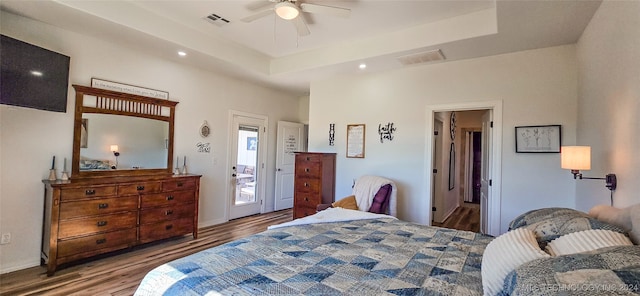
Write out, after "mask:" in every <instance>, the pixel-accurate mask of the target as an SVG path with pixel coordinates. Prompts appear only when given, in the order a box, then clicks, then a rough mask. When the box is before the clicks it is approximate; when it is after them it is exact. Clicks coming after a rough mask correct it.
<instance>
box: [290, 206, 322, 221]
mask: <svg viewBox="0 0 640 296" xmlns="http://www.w3.org/2000/svg"><path fill="white" fill-rule="evenodd" d="M315 213H316V208H307V207H296V208H295V210H294V211H293V219H298V218H302V217H306V216H310V215H313V214H315Z"/></svg>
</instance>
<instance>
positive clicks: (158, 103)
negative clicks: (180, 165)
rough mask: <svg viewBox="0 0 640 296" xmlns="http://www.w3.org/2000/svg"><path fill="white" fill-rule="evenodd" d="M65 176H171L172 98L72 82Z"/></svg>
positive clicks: (174, 103) (173, 105) (174, 104)
mask: <svg viewBox="0 0 640 296" xmlns="http://www.w3.org/2000/svg"><path fill="white" fill-rule="evenodd" d="M73 88H74V89H75V91H76V108H75V117H74V136H73V158H72V166H71V178H72V179H77V178H92V177H107V176H114V177H115V176H132V175H152V174H171V173H172V170H173V167H172V162H171V160H172V159H173V131H174V126H173V124H174V114H175V106H176V104H177V103H178V102H173V101H168V100H162V99H156V98H150V97H144V96H139V95H132V94H127V93H120V92H114V91H109V90H103V89H98V88H91V87H85V86H80V85H73Z"/></svg>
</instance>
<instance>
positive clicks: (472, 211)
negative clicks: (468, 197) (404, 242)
mask: <svg viewBox="0 0 640 296" xmlns="http://www.w3.org/2000/svg"><path fill="white" fill-rule="evenodd" d="M432 224H433V226H439V227H444V228H451V229H458V230H469V231H473V232H480V205H479V204H473V203H466V202H465V203H464V204H463V205H462V206H460V207H458V208H457V209H456V210H455V211H453V214H451V216H449V218H447V220H444V222H443V223H436V222H434V223H432Z"/></svg>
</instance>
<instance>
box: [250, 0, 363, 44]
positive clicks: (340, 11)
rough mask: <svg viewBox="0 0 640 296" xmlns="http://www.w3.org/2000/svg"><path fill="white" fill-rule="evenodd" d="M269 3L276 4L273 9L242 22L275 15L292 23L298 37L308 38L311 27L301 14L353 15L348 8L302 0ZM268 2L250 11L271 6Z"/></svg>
mask: <svg viewBox="0 0 640 296" xmlns="http://www.w3.org/2000/svg"><path fill="white" fill-rule="evenodd" d="M267 1H268V2H271V3H274V4H273V6H272V7H271V8H269V9H266V10H263V11H260V12H257V13H255V14H252V15H249V16H246V17H244V18H242V19H241V20H242V21H243V22H245V23H250V22H253V21H255V20H257V19H260V18H263V17H265V16H268V15H270V14H272V13H275V14H276V15H277V16H278V17H280V18H281V19H284V20H288V21H291V23H293V25H294V26H295V27H296V31H297V32H298V36H307V35H309V34H310V33H311V32H310V31H309V26H307V22H306V21H305V20H304V16H303V15H302V13H301V12H307V13H323V14H331V15H335V16H340V17H349V15H350V14H351V10H350V9H347V8H340V7H333V6H327V5H319V4H311V3H303V2H302V1H300V0H267ZM268 2H267V3H264V2H259V3H257V4H256V5H251V6H250V7H249V9H251V8H252V7H253V8H254V9H258V8H261V7H263V6H266V5H270V3H268Z"/></svg>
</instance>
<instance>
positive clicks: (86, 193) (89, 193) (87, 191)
mask: <svg viewBox="0 0 640 296" xmlns="http://www.w3.org/2000/svg"><path fill="white" fill-rule="evenodd" d="M94 194H96V191H95V189H88V190H85V192H84V195H94Z"/></svg>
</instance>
